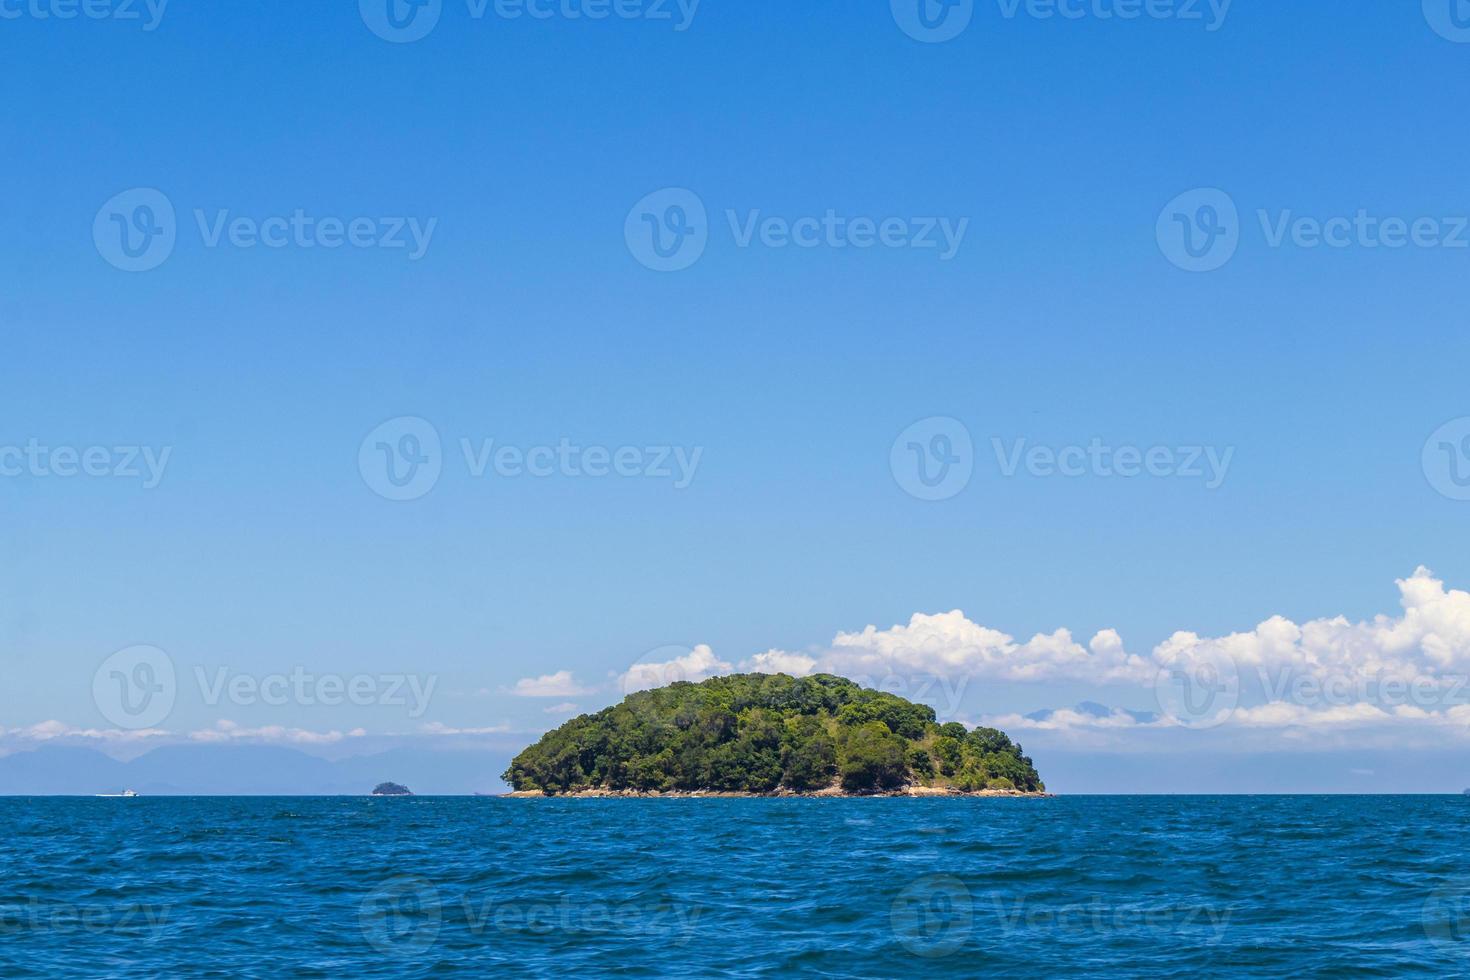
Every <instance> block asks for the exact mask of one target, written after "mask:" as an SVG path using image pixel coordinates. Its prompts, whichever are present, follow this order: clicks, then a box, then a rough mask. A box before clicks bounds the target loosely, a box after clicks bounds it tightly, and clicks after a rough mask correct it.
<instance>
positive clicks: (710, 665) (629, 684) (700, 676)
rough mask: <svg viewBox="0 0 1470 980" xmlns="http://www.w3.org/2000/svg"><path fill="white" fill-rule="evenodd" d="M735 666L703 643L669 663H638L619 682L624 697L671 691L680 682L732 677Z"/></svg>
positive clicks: (667, 661)
mask: <svg viewBox="0 0 1470 980" xmlns="http://www.w3.org/2000/svg"><path fill="white" fill-rule="evenodd" d="M734 669H735V668H734V666H733V665H731V664H729V663H726V662H725V661H723V660H721V659H719V658H718V657H716V656H715V654H714V651H713V650H711V649H710V648H709V647H708V646H706V645H705V644H703V643H701V644H700V645H699V646H697V647H695V648H694V649H692V650H690V651H689V652H688V653H685V654H683V655H681V656H674V657H671V658H669V659H668V660H662V661H645V662H643V663H636V664H634V665H633V666H632V667H630V668H628V670H627V671H626V672H625V673H624V674H622V675H621V676H620V677H619V678H618V686H619V687H621V688H622V690H623V693H624V694H632V693H634V692H635V691H647V690H649V689H651V688H656V687H667V686H669V685H670V684H674V683H677V682H679V681H702V680H705V679H707V678H710V677H714V676H715V675H717V674H728V673H730V671H732V670H734Z"/></svg>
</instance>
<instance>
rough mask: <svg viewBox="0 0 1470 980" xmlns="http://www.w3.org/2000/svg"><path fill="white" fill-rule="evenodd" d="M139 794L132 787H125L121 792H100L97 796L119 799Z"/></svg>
mask: <svg viewBox="0 0 1470 980" xmlns="http://www.w3.org/2000/svg"><path fill="white" fill-rule="evenodd" d="M137 795H138V794H137V793H134V792H133V791H132V790H130V789H125V790H123V791H122V792H121V793H98V794H97V796H98V798H99V799H108V800H117V799H122V798H123V797H131V796H137Z"/></svg>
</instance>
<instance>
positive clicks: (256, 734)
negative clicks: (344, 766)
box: [189, 720, 367, 745]
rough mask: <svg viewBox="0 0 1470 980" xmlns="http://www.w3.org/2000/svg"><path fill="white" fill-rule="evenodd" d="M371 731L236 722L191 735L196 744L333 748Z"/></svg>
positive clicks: (220, 722) (216, 725)
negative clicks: (247, 742) (255, 743)
mask: <svg viewBox="0 0 1470 980" xmlns="http://www.w3.org/2000/svg"><path fill="white" fill-rule="evenodd" d="M366 735H367V732H366V731H365V730H364V729H361V728H354V729H352V730H351V731H349V732H340V731H328V732H313V731H309V730H307V729H305V728H287V727H285V726H282V725H263V726H261V727H260V728H244V727H242V726H240V725H237V724H236V723H235V722H233V721H228V720H224V721H218V722H216V723H215V726H214V727H213V728H205V729H201V730H199V731H195V732H190V733H189V738H190V740H192V741H195V742H236V741H249V742H280V743H285V744H288V745H331V744H334V743H336V742H340V741H342V740H343V739H347V738H362V737H364V736H366Z"/></svg>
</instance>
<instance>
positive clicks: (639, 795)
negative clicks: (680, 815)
mask: <svg viewBox="0 0 1470 980" xmlns="http://www.w3.org/2000/svg"><path fill="white" fill-rule="evenodd" d="M500 796H501V798H502V799H508V800H541V799H558V800H560V799H575V800H691V799H727V800H774V799H876V798H909V799H916V798H925V799H936V798H942V797H1024V798H1028V799H1050V798H1052V797H1055V796H1056V794H1055V793H1047V792H1034V793H1033V792H1026V791H1024V790H1016V789H977V790H961V789H955V788H954V787H951V786H906V787H903V788H901V789H894V790H886V791H882V792H874V793H849V792H847V791H846V790H843V789H842V788H841V787H838V786H833V787H831V788H829V789H823V790H817V791H815V792H811V793H797V792H793V791H790V790H777V791H776V792H773V793H741V792H730V791H725V790H704V789H693V790H636V789H582V790H574V791H572V792H567V793H547V792H545V791H543V790H539V789H528V790H517V791H514V792H510V793H502V794H500Z"/></svg>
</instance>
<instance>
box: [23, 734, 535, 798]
mask: <svg viewBox="0 0 1470 980" xmlns="http://www.w3.org/2000/svg"><path fill="white" fill-rule="evenodd" d="M509 762H510V756H509V754H506V753H497V752H490V751H443V750H438V751H436V750H427V749H414V748H398V749H391V750H389V751H386V752H382V753H379V754H376V755H363V756H352V757H349V758H345V759H338V760H331V759H322V758H319V757H317V756H313V755H308V754H307V753H305V752H301V751H298V750H296V749H291V748H282V747H279V746H266V745H169V746H163V747H160V748H157V749H154V750H152V751H151V752H148V753H146V754H144V755H141V756H139V757H137V758H136V759H132V760H130V761H127V762H121V761H118V760H117V759H114V758H112V757H110V756H108V755H105V754H104V753H102V752H98V751H97V750H95V749H89V748H80V747H74V746H43V747H41V748H38V749H35V750H33V751H29V752H17V753H15V754H14V755H8V756H4V757H0V796H93V795H95V794H98V793H120V792H122V791H123V790H127V789H131V790H136V791H137V792H138V793H139V794H140V795H143V796H336V795H352V796H356V795H363V796H365V795H367V794H368V793H371V792H372V790H373V787H374V786H376V785H378V784H379V783H381V782H384V781H385V780H393V781H396V782H401V783H407V784H408V785H409V786H412V787H413V788H414V792H415V793H418V794H419V795H421V796H426V795H427V796H432V795H469V794H472V793H476V792H482V793H499V792H503V791H504V790H505V789H506V786H505V784H504V782H502V781H501V779H500V773H502V772H504V771H505V768H506V766H507V764H508V763H509Z"/></svg>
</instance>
